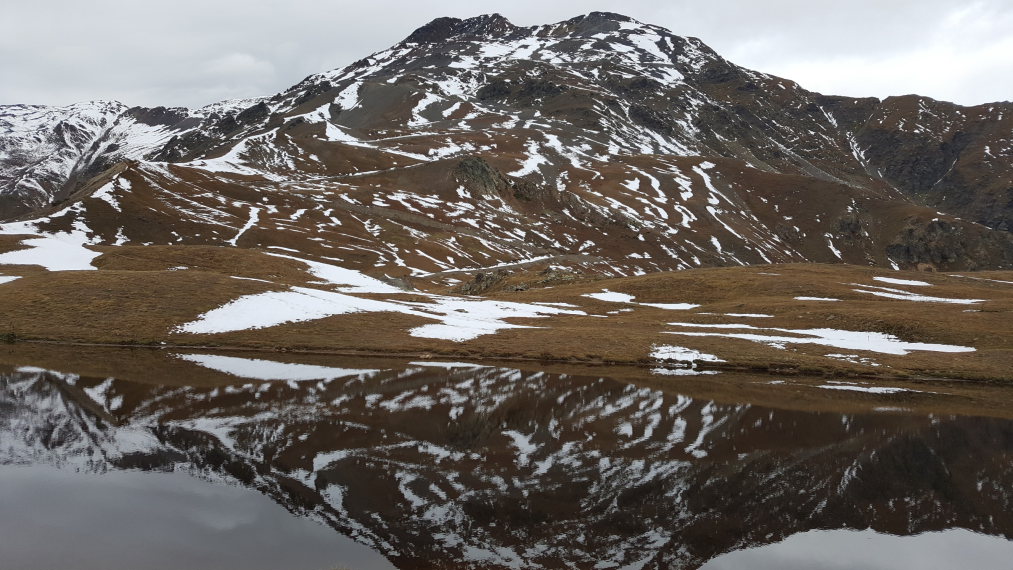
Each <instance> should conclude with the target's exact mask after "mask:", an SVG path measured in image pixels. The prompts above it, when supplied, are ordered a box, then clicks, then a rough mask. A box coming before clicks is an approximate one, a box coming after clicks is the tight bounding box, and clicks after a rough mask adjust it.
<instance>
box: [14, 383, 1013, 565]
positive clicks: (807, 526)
mask: <svg viewBox="0 0 1013 570" xmlns="http://www.w3.org/2000/svg"><path fill="white" fill-rule="evenodd" d="M0 464H3V465H21V464H46V465H55V466H61V467H68V468H73V469H77V470H81V471H87V472H99V473H101V472H105V471H109V470H121V469H143V470H154V471H170V470H171V471H184V472H189V473H191V474H192V475H194V476H197V477H201V478H205V479H208V480H212V481H224V482H228V483H232V484H240V485H243V486H246V487H249V488H254V489H257V490H258V491H260V492H261V493H263V494H265V495H267V496H269V497H271V498H272V499H273V500H275V501H276V502H278V503H279V504H281V505H283V506H284V507H286V508H287V509H289V510H290V511H292V512H293V513H297V514H301V515H305V516H309V517H313V518H315V519H318V520H321V521H324V522H326V523H327V524H328V525H330V526H332V527H333V528H335V529H337V530H338V531H339V532H341V533H344V534H346V535H348V536H351V537H353V538H354V539H355V540H357V541H359V542H361V543H363V544H366V545H368V546H370V547H372V548H373V549H375V550H377V551H378V552H380V553H382V554H384V555H385V556H387V557H388V558H389V559H390V560H391V561H392V562H394V563H395V565H397V566H398V567H399V568H472V567H473V568H511V567H512V568H518V567H523V568H536V567H544V568H559V567H573V568H619V567H632V568H698V567H699V566H700V565H702V564H703V563H704V562H706V561H708V560H710V559H712V558H714V557H715V556H717V555H719V554H722V553H725V552H729V551H733V550H739V549H743V548H748V547H753V546H759V545H764V544H770V543H774V542H778V541H781V540H783V539H785V538H786V537H788V536H791V535H794V534H797V533H801V532H806V531H810V530H814V529H841V528H852V529H874V530H876V531H879V532H882V533H891V534H898V535H911V534H917V533H922V532H927V531H938V530H943V529H950V528H963V529H969V530H971V531H974V532H977V533H982V534H988V535H995V536H1003V537H1006V538H1010V537H1011V536H1013V504H1011V498H1013V493H1011V492H1010V489H1013V422H1010V421H1008V420H1002V419H992V418H976V417H965V416H947V417H941V416H925V415H917V414H910V413H893V412H888V413H866V414H852V415H844V414H839V413H830V412H806V411H793V410H781V409H774V408H765V407H759V406H752V405H746V404H726V403H719V402H716V401H707V400H701V399H692V398H689V397H686V396H680V395H677V394H669V393H666V392H663V391H658V390H653V389H649V388H643V387H637V386H633V385H629V384H625V383H621V382H616V381H612V380H608V379H602V378H589V377H576V376H567V375H562V374H548V373H533V372H524V371H519V370H512V369H503V368H492V367H480V366H472V365H450V366H447V367H434V366H422V365H419V366H407V367H402V368H398V369H390V370H349V371H348V375H347V376H343V377H336V378H332V379H329V380H319V381H317V380H303V381H261V380H257V381H243V380H237V381H236V383H234V384H230V385H226V386H203V387H178V386H173V387H168V386H160V385H150V384H144V383H140V382H132V381H124V380H115V379H102V378H84V377H79V376H76V375H73V374H63V373H55V372H50V371H45V370H40V369H33V368H21V369H18V370H15V371H9V372H6V373H3V374H2V375H0Z"/></svg>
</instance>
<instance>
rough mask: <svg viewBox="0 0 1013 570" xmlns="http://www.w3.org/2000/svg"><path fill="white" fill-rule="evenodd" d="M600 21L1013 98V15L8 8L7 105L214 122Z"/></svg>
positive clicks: (971, 8) (350, 4)
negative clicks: (397, 68) (246, 101)
mask: <svg viewBox="0 0 1013 570" xmlns="http://www.w3.org/2000/svg"><path fill="white" fill-rule="evenodd" d="M594 10H601V11H611V12H620V13H624V14H627V15H629V16H632V17H634V18H637V19H638V20H641V21H643V22H645V23H651V24H658V25H660V26H664V27H666V28H668V29H670V30H672V31H673V32H675V33H676V34H679V35H685V36H697V37H699V38H701V39H702V40H703V41H704V42H706V43H707V44H709V45H710V46H711V47H713V48H714V49H715V50H717V51H718V53H720V54H722V55H724V56H725V57H727V58H728V59H730V60H732V61H733V62H735V63H738V64H740V65H743V66H746V67H749V68H752V69H756V70H759V71H764V72H767V73H772V74H775V75H780V76H782V77H787V78H790V79H793V80H795V81H798V82H799V83H801V84H802V86H804V87H806V88H809V89H813V90H815V91H820V92H822V93H826V94H840V95H853V96H866V95H872V96H878V97H886V96H888V95H901V94H907V93H918V94H922V95H928V96H930V97H934V98H937V99H943V100H949V101H956V102H959V103H962V104H967V105H973V104H979V103H984V102H991V101H1008V100H1011V99H1013V0H972V1H964V2H954V1H953V0H918V1H914V0H836V1H833V2H829V1H823V0H669V1H668V2H659V1H658V0H625V1H616V2H609V1H600V2H578V1H571V0H506V1H500V0H492V1H481V2H477V1H455V0H415V1H403V2H395V1H391V0H357V1H347V0H174V1H171V2H163V1H160V2H157V3H156V2H150V1H148V0H3V9H2V10H0V104H9V103H43V104H52V105H61V104H68V103H72V102H75V101H86V100H90V99H116V100H120V101H122V102H124V103H127V104H129V105H147V106H155V105H166V106H171V105H182V106H190V107H199V106H202V105H205V104H208V103H212V102H215V101H220V100H223V99H231V98H239V97H253V96H258V95H269V94H273V93H276V92H278V91H281V90H283V89H285V88H286V87H289V86H290V85H292V84H294V83H296V82H298V81H299V80H301V79H302V78H303V77H305V76H307V75H310V74H312V73H317V72H320V71H325V70H329V69H334V68H338V67H344V66H345V65H347V64H349V63H351V62H353V61H355V60H358V59H361V58H362V57H364V56H366V55H369V54H371V53H374V52H377V51H380V50H383V49H385V48H387V47H389V46H391V45H393V44H394V43H396V42H398V41H400V40H402V39H404V38H405V37H406V36H407V35H408V34H409V33H411V31H412V30H414V29H415V28H417V27H419V26H421V25H423V24H425V23H426V22H428V21H430V20H432V19H433V18H436V17H439V16H457V17H468V16H474V15H477V14H480V13H491V12H499V13H501V14H503V15H504V16H506V17H507V18H509V19H510V20H511V21H512V22H513V23H515V24H517V25H524V26H530V25H536V24H546V23H552V22H557V21H560V20H564V19H567V18H570V17H573V16H575V15H578V14H583V13H587V12H591V11H594Z"/></svg>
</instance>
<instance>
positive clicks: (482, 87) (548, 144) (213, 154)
mask: <svg viewBox="0 0 1013 570" xmlns="http://www.w3.org/2000/svg"><path fill="white" fill-rule="evenodd" d="M1011 159H1013V104H1011V103H994V104H986V105H979V106H975V107H962V106H959V105H954V104H951V103H945V102H940V101H935V100H932V99H929V98H926V97H920V96H915V95H908V96H903V97H890V98H887V99H885V100H882V101H881V100H878V99H873V98H850V97H841V96H827V95H821V94H818V93H813V92H811V91H807V90H805V89H804V88H802V87H800V86H799V85H798V84H796V83H794V82H792V81H789V80H786V79H782V78H778V77H774V76H771V75H767V74H764V73H760V72H756V71H752V70H748V69H745V68H742V67H739V66H737V65H735V64H734V63H732V62H729V61H728V60H726V59H724V58H722V57H721V56H720V55H718V54H717V53H715V52H714V51H713V50H711V49H710V48H709V47H707V46H706V45H705V44H704V43H703V42H701V41H700V40H698V39H696V38H687V37H680V36H677V35H674V34H672V33H671V32H669V31H668V30H665V29H664V28H661V27H658V26H652V25H648V24H643V23H640V22H638V21H636V20H633V19H631V18H628V17H625V16H621V15H618V14H611V13H605V12H592V13H590V14H587V15H584V16H578V17H576V18H572V19H570V20H566V21H563V22H559V23H555V24H549V25H543V26H531V27H521V26H516V25H514V24H512V23H510V22H509V21H508V20H507V19H506V18H504V17H503V16H501V15H498V14H492V15H484V16H478V17H475V18H468V19H463V20H462V19H457V18H438V19H436V20H433V21H432V22H430V23H428V24H426V25H424V26H422V27H421V28H419V29H417V30H416V31H415V32H413V33H412V34H410V35H409V36H408V37H407V38H406V39H405V40H403V41H402V42H399V43H398V44H396V45H394V46H393V47H391V48H390V49H388V50H385V51H382V52H379V53H376V54H373V55H371V56H369V57H366V58H364V59H362V60H360V61H357V62H355V63H353V64H352V65H350V66H348V67H346V68H344V69H337V70H332V71H328V72H324V73H319V74H315V75H312V76H310V77H307V78H305V79H304V80H303V81H301V82H299V83H298V84H296V85H294V86H293V87H291V88H289V89H287V90H285V91H283V92H281V93H278V94H275V95H272V96H268V97H261V98H256V99H246V100H238V101H225V102H221V103H216V104H212V105H208V106H206V107H203V108H201V109H195V110H190V109H181V108H164V107H156V108H152V109H148V108H140V107H133V108H128V107H127V106H126V105H123V104H121V103H116V102H92V103H81V104H77V105H71V106H67V107H42V106H27V105H11V106H3V107H0V216H2V217H3V218H6V219H8V220H10V219H15V218H17V219H21V220H32V219H37V220H38V227H44V228H46V231H51V232H52V231H64V232H70V231H85V233H86V235H87V239H88V240H89V243H93V244H110V245H112V244H130V243H153V244H162V245H169V244H179V245H187V244H192V245H236V246H239V247H262V248H267V247H283V248H288V249H294V250H297V251H299V252H301V253H303V254H306V255H309V256H311V257H321V258H322V257H327V258H330V259H336V260H340V261H342V262H343V263H345V264H347V265H349V266H352V267H363V268H380V270H381V271H382V272H383V273H384V274H386V275H388V276H391V277H397V278H400V277H405V276H408V275H424V274H431V273H437V272H445V271H450V270H458V269H464V270H474V269H482V268H488V267H491V266H495V265H499V264H504V263H516V262H524V261H527V260H531V259H535V258H555V257H566V258H567V259H573V258H575V257H576V258H579V257H580V256H585V257H586V258H587V259H588V260H590V259H592V258H593V259H597V260H601V261H600V262H596V263H597V266H596V267H595V268H594V270H595V271H596V272H599V273H601V274H604V275H613V276H619V275H637V274H641V273H646V272H652V271H664V270H673V269H686V268H691V267H701V266H720V265H748V264H756V263H786V262H801V261H809V262H846V263H853V264H863V265H866V264H872V265H881V266H886V267H898V268H915V267H920V268H930V269H940V270H957V269H983V268H1009V267H1013V237H1011V234H1010V228H1011V227H1013V160H1011ZM113 168H115V170H111V169H113ZM251 212H255V213H256V219H253V218H251ZM251 220H252V222H251ZM248 223H249V224H252V225H250V226H249V227H248V228H247V224H248ZM243 228H247V229H243ZM240 230H243V231H240Z"/></svg>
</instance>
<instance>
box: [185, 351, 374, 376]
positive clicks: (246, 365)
mask: <svg viewBox="0 0 1013 570" xmlns="http://www.w3.org/2000/svg"><path fill="white" fill-rule="evenodd" d="M174 356H175V357H176V358H179V359H181V360H186V361H189V362H193V363H195V364H199V365H201V366H203V367H205V368H210V369H212V370H217V371H219V372H224V373H226V374H231V375H232V376H239V377H241V378H249V379H252V380H289V381H300V380H333V379H335V378H347V377H349V376H361V375H363V374H373V373H376V372H379V370H375V369H362V370H358V369H350V368H331V367H329V366H316V365H313V364H294V363H289V362H277V361H274V360H262V359H259V358H240V357H236V356H221V355H218V354H176V355H174Z"/></svg>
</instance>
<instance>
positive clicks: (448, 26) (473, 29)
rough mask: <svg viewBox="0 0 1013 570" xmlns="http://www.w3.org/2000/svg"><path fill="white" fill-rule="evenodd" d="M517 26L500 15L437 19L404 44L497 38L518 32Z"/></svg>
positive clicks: (407, 39)
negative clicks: (453, 39) (464, 18)
mask: <svg viewBox="0 0 1013 570" xmlns="http://www.w3.org/2000/svg"><path fill="white" fill-rule="evenodd" d="M517 30H518V28H517V26H514V25H513V24H511V23H510V21H509V20H507V19H506V18H504V17H503V16H501V15H499V14H488V15H484V16H476V17H474V18H468V19H466V20H462V19H460V18H436V19H435V20H433V21H432V22H429V23H428V24H426V25H425V26H422V27H421V28H419V29H417V30H415V31H414V32H412V34H411V35H410V36H408V37H407V38H405V40H404V43H423V44H434V43H440V42H445V41H447V40H449V39H450V38H482V37H486V38H497V37H504V36H508V35H510V34H512V33H513V32H515V31H517Z"/></svg>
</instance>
